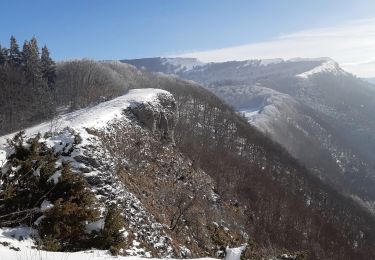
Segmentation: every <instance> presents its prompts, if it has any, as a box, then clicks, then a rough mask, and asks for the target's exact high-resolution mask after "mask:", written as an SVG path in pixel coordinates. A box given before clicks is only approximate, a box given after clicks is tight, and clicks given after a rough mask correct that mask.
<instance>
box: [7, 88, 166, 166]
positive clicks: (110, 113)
mask: <svg viewBox="0 0 375 260" xmlns="http://www.w3.org/2000/svg"><path fill="white" fill-rule="evenodd" d="M159 94H165V95H170V96H171V94H170V93H169V92H167V91H165V90H161V89H133V90H130V91H129V92H128V93H127V94H126V95H123V96H120V97H118V98H115V99H113V100H110V101H108V102H104V103H100V104H98V105H96V106H94V107H89V108H84V109H80V110H78V111H74V112H72V113H68V114H64V115H61V116H59V117H57V118H55V119H53V120H52V121H50V122H44V123H41V124H39V125H36V126H34V127H30V128H28V129H26V130H25V134H26V135H27V136H33V135H36V134H37V133H41V134H43V133H46V132H48V131H57V130H61V129H64V128H66V127H69V128H72V129H74V130H76V131H78V132H81V130H82V129H85V128H90V127H95V128H101V127H105V126H106V125H107V124H108V122H109V121H111V120H113V119H116V118H119V117H121V115H122V112H123V110H124V109H126V108H127V107H129V106H133V105H135V104H138V103H141V102H154V101H156V100H157V97H158V95H159ZM14 135H15V133H12V134H8V135H5V136H1V137H0V165H2V163H4V162H5V160H6V156H7V153H9V152H10V151H9V150H8V149H7V147H6V146H7V139H9V138H12V137H13V136H14Z"/></svg>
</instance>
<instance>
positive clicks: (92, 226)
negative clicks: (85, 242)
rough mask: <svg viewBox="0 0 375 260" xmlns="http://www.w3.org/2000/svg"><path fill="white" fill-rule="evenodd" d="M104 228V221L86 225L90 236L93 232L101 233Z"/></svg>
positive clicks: (100, 220)
mask: <svg viewBox="0 0 375 260" xmlns="http://www.w3.org/2000/svg"><path fill="white" fill-rule="evenodd" d="M103 228H104V219H99V220H97V221H94V222H91V223H89V224H87V225H86V232H87V233H88V234H90V233H91V232H92V231H100V230H102V229H103Z"/></svg>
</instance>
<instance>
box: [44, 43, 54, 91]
mask: <svg viewBox="0 0 375 260" xmlns="http://www.w3.org/2000/svg"><path fill="white" fill-rule="evenodd" d="M41 68H42V77H43V78H44V79H45V80H47V84H48V87H49V88H50V89H52V88H53V85H54V83H55V79H56V64H55V62H54V61H53V60H52V59H51V57H50V54H49V51H48V48H47V46H46V45H44V47H43V48H42V57H41Z"/></svg>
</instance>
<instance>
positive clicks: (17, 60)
mask: <svg viewBox="0 0 375 260" xmlns="http://www.w3.org/2000/svg"><path fill="white" fill-rule="evenodd" d="M9 62H10V63H11V64H13V65H14V66H16V67H18V66H21V63H22V57H21V52H20V49H19V46H18V43H17V40H16V38H15V37H14V36H13V35H12V36H11V37H10V48H9Z"/></svg>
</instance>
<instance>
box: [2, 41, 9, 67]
mask: <svg viewBox="0 0 375 260" xmlns="http://www.w3.org/2000/svg"><path fill="white" fill-rule="evenodd" d="M7 56H8V50H7V49H5V48H2V47H1V45H0V65H3V64H5V62H6V61H7V59H8V57H7Z"/></svg>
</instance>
